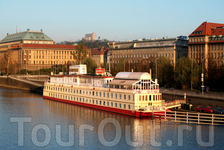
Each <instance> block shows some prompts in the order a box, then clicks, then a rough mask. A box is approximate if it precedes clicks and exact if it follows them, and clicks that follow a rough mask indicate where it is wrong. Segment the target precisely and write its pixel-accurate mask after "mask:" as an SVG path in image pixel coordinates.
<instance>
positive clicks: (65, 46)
mask: <svg viewBox="0 0 224 150" xmlns="http://www.w3.org/2000/svg"><path fill="white" fill-rule="evenodd" d="M22 47H30V48H58V49H77V46H75V45H55V44H22ZM11 48H12V49H13V48H19V44H17V45H13V46H12V47H11ZM84 48H85V49H88V48H87V47H85V46H84Z"/></svg>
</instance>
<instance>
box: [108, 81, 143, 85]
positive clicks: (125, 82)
mask: <svg viewBox="0 0 224 150" xmlns="http://www.w3.org/2000/svg"><path fill="white" fill-rule="evenodd" d="M138 81H139V80H112V81H111V82H110V83H108V84H109V85H126V86H130V85H134V84H135V83H136V82H138Z"/></svg>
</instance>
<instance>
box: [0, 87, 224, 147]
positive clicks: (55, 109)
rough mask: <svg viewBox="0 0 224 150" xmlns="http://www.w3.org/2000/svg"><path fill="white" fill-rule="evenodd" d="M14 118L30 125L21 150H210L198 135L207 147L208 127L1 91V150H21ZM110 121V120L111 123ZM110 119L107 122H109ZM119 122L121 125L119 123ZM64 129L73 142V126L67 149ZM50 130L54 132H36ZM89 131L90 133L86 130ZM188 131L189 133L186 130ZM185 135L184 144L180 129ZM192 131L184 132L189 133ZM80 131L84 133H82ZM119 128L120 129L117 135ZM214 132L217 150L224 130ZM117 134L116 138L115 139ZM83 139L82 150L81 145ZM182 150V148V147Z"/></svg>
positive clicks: (214, 129)
mask: <svg viewBox="0 0 224 150" xmlns="http://www.w3.org/2000/svg"><path fill="white" fill-rule="evenodd" d="M10 117H21V119H23V118H27V117H31V120H32V122H26V123H24V124H23V125H24V141H23V142H24V145H23V146H21V147H20V148H21V149H23V148H24V149H37V148H41V147H38V144H37V143H35V142H34V141H35V140H33V139H32V138H34V137H37V140H39V142H40V143H41V142H44V141H45V140H46V134H50V142H49V143H47V144H46V145H45V146H44V148H46V149H62V148H63V149H66V148H67V149H74V148H76V149H106V148H107V149H180V148H184V149H192V148H194V149H201V148H202V149H210V148H211V147H202V146H201V145H200V143H199V144H198V141H199V140H197V137H196V131H197V130H198V129H201V139H202V141H203V142H209V133H208V131H209V126H201V127H198V126H197V125H186V124H179V123H176V124H175V123H173V122H164V120H161V119H150V118H148V119H138V118H134V117H129V116H125V115H119V114H115V113H110V112H105V111H100V110H96V109H90V108H86V107H81V106H76V105H71V104H66V103H61V102H56V101H51V100H45V99H42V96H40V95H36V94H32V93H28V92H23V91H18V90H10V89H0V121H1V124H0V134H1V136H0V147H1V149H13V148H18V138H19V137H18V123H16V122H9V120H10ZM108 118H111V119H108ZM106 120H109V121H108V122H105V121H106ZM116 122H118V124H116ZM58 125H61V128H62V129H61V140H62V141H63V142H69V138H68V137H69V134H70V133H69V125H73V126H74V128H73V129H74V139H73V142H74V143H73V144H72V145H71V146H68V147H63V146H62V145H61V144H60V143H58V138H56V133H57V129H56V126H58ZM40 126H42V127H47V128H49V129H50V132H47V133H45V131H46V130H44V129H40V130H38V131H37V133H36V134H35V132H34V129H35V128H37V127H40ZM87 127H89V128H87ZM186 127H187V128H186ZM182 128H183V129H184V130H183V134H182V136H183V141H182V143H183V145H182V146H180V145H181V143H180V142H181V141H180V139H181V138H179V139H178V135H179V136H180V135H181V134H178V129H182ZM185 128H186V129H190V128H191V129H192V130H186V129H185ZM81 129H85V130H84V132H83V133H84V134H80V133H82V132H81V131H82V130H81ZM119 129H121V130H119ZM212 131H213V132H214V136H215V137H214V141H215V142H214V144H213V145H214V146H213V147H212V148H213V149H215V148H219V147H220V146H222V144H223V140H222V139H221V138H219V137H222V136H223V133H224V130H223V126H215V127H214V128H212ZM116 133H117V134H116ZM82 137H83V138H84V145H82V144H80V143H82V141H80V140H81V139H82ZM178 145H179V146H178Z"/></svg>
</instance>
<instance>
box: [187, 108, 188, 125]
mask: <svg viewBox="0 0 224 150" xmlns="http://www.w3.org/2000/svg"><path fill="white" fill-rule="evenodd" d="M187 124H188V111H187Z"/></svg>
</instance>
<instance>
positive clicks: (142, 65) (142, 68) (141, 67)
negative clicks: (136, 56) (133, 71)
mask: <svg viewBox="0 0 224 150" xmlns="http://www.w3.org/2000/svg"><path fill="white" fill-rule="evenodd" d="M137 71H138V72H149V63H148V62H147V60H145V59H142V60H141V61H140V62H139V64H138V67H137Z"/></svg>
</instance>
